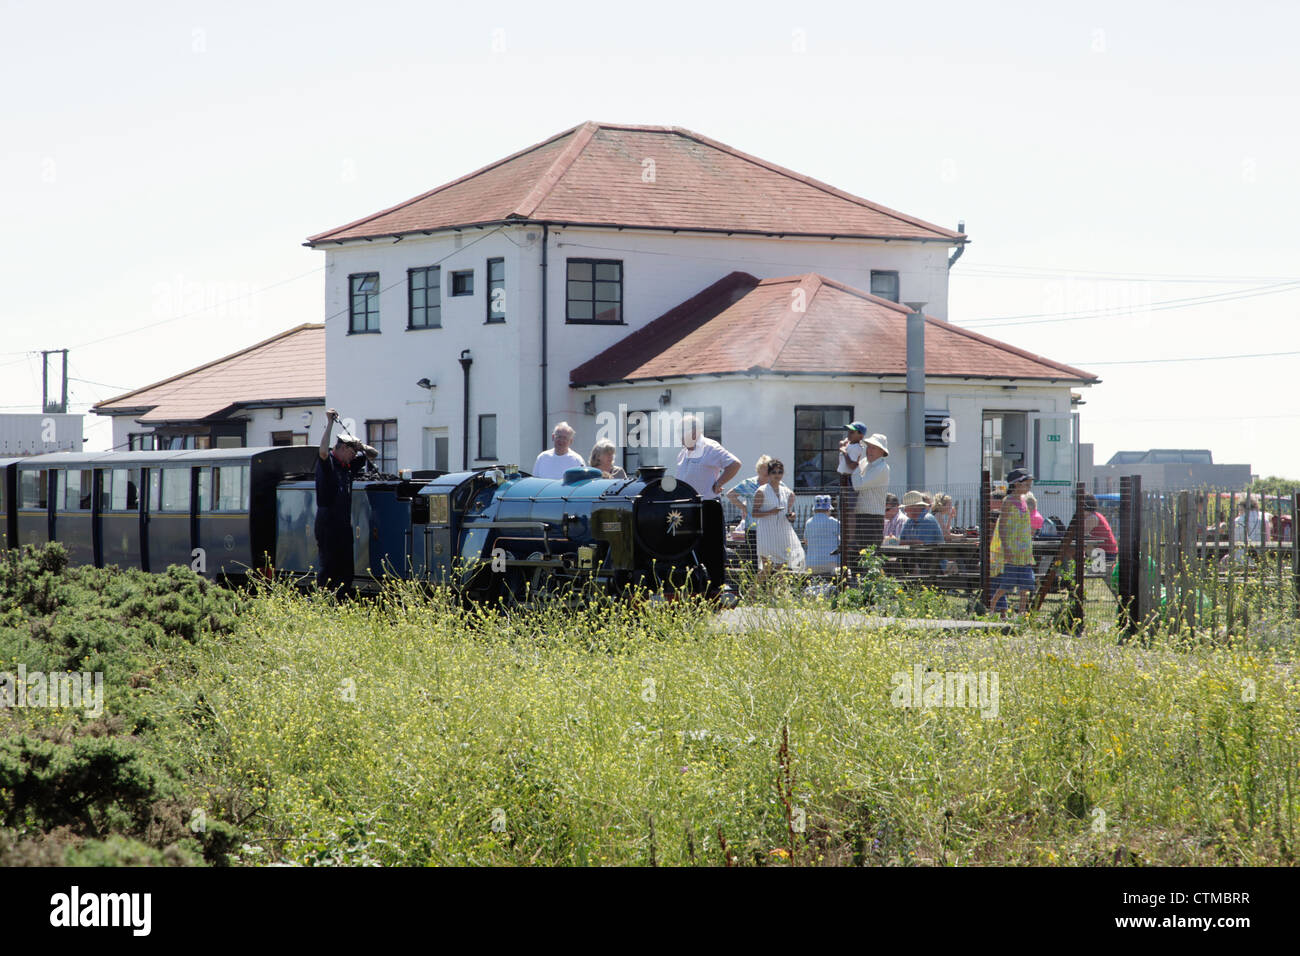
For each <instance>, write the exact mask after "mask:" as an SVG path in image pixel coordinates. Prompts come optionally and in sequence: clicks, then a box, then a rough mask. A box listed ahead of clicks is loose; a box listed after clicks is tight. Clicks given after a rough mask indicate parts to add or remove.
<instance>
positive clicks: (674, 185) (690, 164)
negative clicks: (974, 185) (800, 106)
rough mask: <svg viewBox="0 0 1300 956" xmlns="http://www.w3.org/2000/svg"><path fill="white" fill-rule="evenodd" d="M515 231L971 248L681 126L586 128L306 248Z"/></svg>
mask: <svg viewBox="0 0 1300 956" xmlns="http://www.w3.org/2000/svg"><path fill="white" fill-rule="evenodd" d="M646 160H653V161H654V181H653V182H645V181H643V174H644V173H645V172H646V170H647V167H646V166H644V165H643V163H644V161H646ZM512 219H523V220H534V221H545V222H556V223H568V224H574V225H578V224H581V225H614V226H623V227H629V228H635V227H642V228H654V229H702V230H722V231H734V232H757V233H770V234H773V235H817V236H827V235H834V236H845V237H848V236H863V237H887V238H900V239H937V240H950V241H953V242H963V241H965V236H964V234H962V233H958V232H953V231H952V230H950V229H944V228H942V227H941V226H936V225H933V224H932V223H928V222H925V221H924V220H921V219H917V218H915V217H913V216H908V215H904V214H903V213H901V212H897V211H895V210H893V209H888V208H886V207H885V206H881V205H878V204H876V203H873V202H868V201H867V200H865V199H860V198H858V197H857V196H853V195H850V194H849V193H846V192H843V191H842V190H839V189H836V188H834V187H833V186H828V185H826V184H825V183H822V182H818V181H817V180H815V179H811V178H809V177H808V176H801V175H799V174H798V173H795V172H791V171H790V170H788V169H784V168H782V167H780V166H776V165H774V164H772V163H769V162H766V161H765V160H762V159H758V158H757V157H755V156H750V155H748V154H746V153H742V152H741V151H740V150H737V149H733V148H732V147H730V146H727V145H725V144H723V143H719V142H716V141H714V140H711V139H709V138H707V137H705V136H701V135H700V134H699V133H693V132H691V131H690V130H687V129H681V128H680V127H676V126H623V125H616V124H609V123H584V124H582V125H581V126H575V127H574V128H573V129H570V130H566V131H565V132H563V133H560V134H559V135H557V136H554V137H552V138H551V139H548V140H546V141H545V142H542V143H538V144H537V145H535V146H530V147H529V148H528V149H525V150H523V151H521V152H518V153H515V154H514V155H513V156H507V157H506V158H505V159H503V160H500V161H498V162H495V163H493V164H491V165H490V166H484V167H483V168H482V169H480V170H478V171H477V172H473V173H470V174H469V175H468V176H462V177H461V178H460V179H457V180H455V181H453V182H450V183H447V184H446V185H445V186H440V187H438V188H437V189H435V190H433V191H431V192H427V193H424V194H423V195H420V196H416V197H415V198H414V199H410V200H407V201H406V202H404V203H399V204H398V205H396V206H393V207H392V208H390V209H385V210H383V211H381V212H377V213H375V214H373V215H370V216H366V217H365V218H363V219H358V220H357V221H355V222H351V223H348V224H347V225H345V226H340V227H339V228H337V229H332V230H329V231H328V232H322V233H319V234H318V235H315V236H312V237H311V238H310V239H308V240H307V245H312V244H315V243H320V242H327V241H333V240H344V239H363V238H377V237H380V236H394V235H402V234H406V233H412V232H424V231H432V230H436V229H447V228H451V227H454V226H468V225H478V224H484V223H496V222H504V221H508V220H512Z"/></svg>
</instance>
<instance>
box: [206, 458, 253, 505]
mask: <svg viewBox="0 0 1300 956" xmlns="http://www.w3.org/2000/svg"><path fill="white" fill-rule="evenodd" d="M212 475H213V480H214V482H215V484H216V487H217V510H218V511H247V510H248V466H247V465H228V466H226V467H224V468H213V469H212Z"/></svg>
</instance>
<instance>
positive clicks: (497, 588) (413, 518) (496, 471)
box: [275, 465, 726, 604]
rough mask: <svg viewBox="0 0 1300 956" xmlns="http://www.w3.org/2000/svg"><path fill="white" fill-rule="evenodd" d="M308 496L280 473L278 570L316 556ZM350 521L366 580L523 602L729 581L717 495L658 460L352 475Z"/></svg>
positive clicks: (309, 564)
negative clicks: (622, 474)
mask: <svg viewBox="0 0 1300 956" xmlns="http://www.w3.org/2000/svg"><path fill="white" fill-rule="evenodd" d="M314 508H315V505H314V485H313V483H312V482H310V481H306V480H301V481H286V482H282V483H281V485H280V488H279V492H278V500H277V509H276V510H277V520H278V533H277V536H276V540H277V552H276V559H275V567H276V569H277V571H279V572H282V573H292V574H299V575H305V574H306V573H307V572H308V571H309V570H310V569H311V568H313V567H316V566H318V565H319V559H318V557H317V555H316V552H315V541H314V539H313V538H312V535H311V520H312V516H313V514H314ZM352 526H353V531H354V549H355V550H354V563H355V567H356V573H357V581H356V584H357V586H358V587H361V588H363V589H364V588H366V587H367V586H375V585H376V584H377V583H378V582H379V581H380V580H381V579H382V578H383V577H384V576H396V577H403V578H410V579H414V580H421V581H428V582H430V583H435V584H449V585H452V586H454V587H457V588H458V589H460V590H462V591H463V593H464V594H465V595H466V597H467V598H469V599H470V600H500V601H503V602H505V603H507V604H523V603H529V602H532V601H534V600H539V599H545V598H547V597H548V596H554V595H560V596H563V597H565V598H566V599H569V598H579V597H581V596H583V595H591V594H592V593H595V592H601V593H606V594H620V593H623V592H625V591H627V590H628V589H629V588H644V589H646V590H648V591H650V592H655V593H678V592H683V591H688V590H689V591H691V592H693V593H699V594H708V595H717V594H718V593H719V592H720V591H721V590H722V589H723V587H724V583H725V566H726V554H725V549H724V544H723V539H724V531H723V517H722V507H721V505H720V504H719V503H718V502H716V501H702V500H701V499H700V497H699V495H697V494H696V492H695V490H694V489H693V488H691V487H690V486H689V485H687V484H685V483H684V482H677V481H675V479H673V478H672V477H670V476H667V475H665V474H664V469H663V468H661V467H645V468H642V469H641V470H640V471H639V472H638V473H637V474H636V475H635V476H634V477H631V478H613V479H611V478H604V477H602V476H601V473H600V472H599V471H597V470H596V469H594V468H573V469H570V470H569V471H567V472H566V473H565V475H564V477H563V479H558V480H548V479H543V478H534V477H532V476H529V475H527V474H524V473H522V472H520V471H519V469H518V468H517V467H515V466H512V465H505V466H501V467H497V468H492V469H485V470H480V471H471V472H456V473H451V474H437V473H429V472H414V473H412V475H411V476H410V477H409V478H404V479H400V480H395V479H390V478H380V479H376V480H357V481H356V482H354V484H353V492H352Z"/></svg>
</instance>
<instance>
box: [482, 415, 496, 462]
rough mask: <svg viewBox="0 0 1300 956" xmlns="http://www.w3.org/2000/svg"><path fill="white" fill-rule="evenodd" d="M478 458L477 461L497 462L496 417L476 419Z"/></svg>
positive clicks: (487, 416)
mask: <svg viewBox="0 0 1300 956" xmlns="http://www.w3.org/2000/svg"><path fill="white" fill-rule="evenodd" d="M478 458H479V461H496V460H497V417H496V416H495V415H480V416H479V417H478Z"/></svg>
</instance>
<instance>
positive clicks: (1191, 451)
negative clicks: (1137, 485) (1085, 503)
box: [1079, 445, 1253, 494]
mask: <svg viewBox="0 0 1300 956" xmlns="http://www.w3.org/2000/svg"><path fill="white" fill-rule="evenodd" d="M1085 447H1086V448H1087V452H1086V453H1085V454H1083V455H1081V456H1080V458H1081V459H1088V458H1091V456H1092V448H1091V446H1090V445H1089V446H1085ZM1124 475H1139V476H1141V478H1142V487H1143V488H1144V489H1146V490H1150V489H1152V488H1157V489H1170V490H1184V489H1193V488H1224V489H1231V488H1245V487H1246V485H1248V484H1250V481H1251V478H1252V477H1253V476H1252V475H1251V471H1250V465H1221V464H1215V462H1214V456H1213V455H1212V454H1211V453H1210V450H1209V449H1208V448H1151V449H1148V450H1147V451H1117V452H1115V454H1113V455H1112V456H1111V457H1110V461H1108V462H1106V464H1104V465H1093V466H1092V468H1091V472H1090V473H1089V472H1087V471H1084V470H1083V469H1082V468H1081V470H1080V475H1079V477H1080V480H1081V481H1084V482H1086V483H1087V484H1088V486H1089V487H1090V488H1091V489H1092V491H1093V493H1094V494H1107V493H1113V492H1118V491H1119V479H1120V478H1121V477H1122V476H1124Z"/></svg>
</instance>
